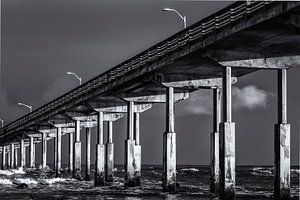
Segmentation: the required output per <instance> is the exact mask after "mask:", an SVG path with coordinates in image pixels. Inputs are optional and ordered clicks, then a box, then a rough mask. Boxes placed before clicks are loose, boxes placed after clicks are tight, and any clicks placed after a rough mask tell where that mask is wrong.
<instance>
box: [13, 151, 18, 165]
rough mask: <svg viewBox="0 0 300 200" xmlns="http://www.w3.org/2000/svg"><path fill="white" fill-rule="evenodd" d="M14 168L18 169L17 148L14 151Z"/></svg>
mask: <svg viewBox="0 0 300 200" xmlns="http://www.w3.org/2000/svg"><path fill="white" fill-rule="evenodd" d="M13 166H14V168H17V167H18V149H17V148H16V147H15V150H14V165H13Z"/></svg>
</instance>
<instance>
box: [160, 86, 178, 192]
mask: <svg viewBox="0 0 300 200" xmlns="http://www.w3.org/2000/svg"><path fill="white" fill-rule="evenodd" d="M166 98H167V101H166V102H167V103H166V132H165V133H164V134H163V190H164V191H175V190H176V133H175V130H174V88H173V87H168V88H167V94H166Z"/></svg>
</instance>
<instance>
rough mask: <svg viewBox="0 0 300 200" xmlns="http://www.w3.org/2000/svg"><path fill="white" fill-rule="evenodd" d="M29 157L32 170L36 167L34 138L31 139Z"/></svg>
mask: <svg viewBox="0 0 300 200" xmlns="http://www.w3.org/2000/svg"><path fill="white" fill-rule="evenodd" d="M29 151H30V153H29V156H30V158H29V159H30V168H34V167H35V144H34V137H30V143H29Z"/></svg>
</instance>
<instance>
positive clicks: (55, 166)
mask: <svg viewBox="0 0 300 200" xmlns="http://www.w3.org/2000/svg"><path fill="white" fill-rule="evenodd" d="M53 151H54V152H53V160H54V161H53V165H54V170H55V171H56V170H57V137H56V136H55V137H54V138H53Z"/></svg>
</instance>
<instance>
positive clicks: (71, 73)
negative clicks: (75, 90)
mask: <svg viewBox="0 0 300 200" xmlns="http://www.w3.org/2000/svg"><path fill="white" fill-rule="evenodd" d="M67 74H69V75H74V76H75V77H76V78H77V79H78V80H79V85H81V77H79V76H78V75H77V74H75V73H74V72H67Z"/></svg>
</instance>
